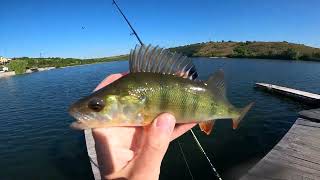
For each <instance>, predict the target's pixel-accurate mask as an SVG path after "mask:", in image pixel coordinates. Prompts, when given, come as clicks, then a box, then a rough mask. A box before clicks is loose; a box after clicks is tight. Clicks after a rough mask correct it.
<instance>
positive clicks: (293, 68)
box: [0, 58, 320, 180]
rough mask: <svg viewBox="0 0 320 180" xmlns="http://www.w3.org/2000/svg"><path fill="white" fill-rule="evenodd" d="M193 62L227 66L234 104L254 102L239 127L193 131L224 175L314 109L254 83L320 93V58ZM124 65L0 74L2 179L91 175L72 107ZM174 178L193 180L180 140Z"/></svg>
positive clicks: (191, 148)
mask: <svg viewBox="0 0 320 180" xmlns="http://www.w3.org/2000/svg"><path fill="white" fill-rule="evenodd" d="M194 62H195V64H196V66H197V68H198V71H199V74H200V78H201V79H207V78H208V76H209V75H210V73H212V72H214V71H215V70H217V69H223V70H224V71H225V74H226V84H227V87H228V89H227V91H228V97H229V99H230V101H231V102H232V103H233V104H235V105H237V106H239V107H242V106H244V105H246V104H248V103H249V102H251V101H255V102H256V104H255V106H254V108H253V109H252V110H251V111H250V113H249V114H248V116H247V117H246V118H245V120H244V121H243V122H242V124H241V127H240V128H239V129H238V130H236V131H233V130H232V129H231V121H217V123H216V125H215V129H214V133H213V134H212V135H210V136H205V135H202V134H201V133H200V132H199V129H198V128H195V131H196V133H197V134H198V136H199V138H200V141H201V143H202V144H203V146H204V148H205V149H206V151H207V152H208V154H209V156H210V158H212V159H213V162H214V164H215V166H216V168H217V169H218V170H219V172H221V173H222V174H223V176H227V177H231V176H232V175H233V176H236V175H237V171H238V170H237V169H238V167H242V166H243V164H248V162H252V161H255V160H256V159H259V158H261V157H262V156H264V155H265V153H267V152H268V151H269V150H270V149H271V148H272V147H273V146H274V145H275V144H276V143H277V142H278V141H279V140H280V139H281V137H282V136H283V135H284V134H285V133H286V132H287V130H288V129H289V128H290V127H291V125H292V123H294V121H295V119H296V117H297V112H298V111H300V110H302V109H304V108H310V107H307V106H303V105H300V104H299V103H296V102H293V101H291V100H288V99H285V98H280V97H275V96H271V95H269V94H267V93H264V92H260V91H257V90H255V89H254V88H253V86H254V83H255V82H267V83H274V84H279V85H283V86H289V87H294V88H298V89H301V90H306V91H311V92H315V93H320V86H319V82H320V63H315V62H289V61H275V60H246V59H208V58H197V59H194ZM127 68H128V65H127V62H125V61H122V62H111V63H104V64H96V65H88V66H79V67H70V68H63V69H56V70H51V71H46V72H40V73H34V74H29V75H22V76H15V77H10V78H6V79H0V120H1V123H0V179H60V180H63V179H92V178H93V177H92V175H91V169H90V164H89V161H88V158H87V154H86V149H85V143H84V136H83V134H82V133H81V132H79V131H73V130H71V129H69V123H70V122H72V118H71V117H69V116H68V114H67V108H68V106H69V105H70V104H71V102H73V101H75V100H77V99H78V98H80V97H82V96H85V95H88V94H89V93H90V92H91V91H92V90H93V89H94V87H95V86H96V85H97V84H98V83H99V82H100V81H101V80H102V79H103V78H104V77H105V76H107V75H109V74H111V73H116V72H123V71H126V70H127ZM180 141H181V144H182V146H183V149H184V152H185V154H186V156H187V160H188V162H189V165H190V166H191V171H192V173H193V176H194V177H195V179H212V178H213V177H214V176H213V173H212V171H210V168H209V166H208V164H207V162H206V161H205V159H204V157H203V156H202V154H201V153H200V151H199V150H198V148H197V146H196V145H195V143H194V142H193V141H192V138H191V136H190V134H186V135H184V136H183V137H181V138H180ZM249 164H250V163H249ZM230 175H231V176H230ZM173 178H184V179H190V175H189V174H188V171H187V169H186V166H185V164H184V162H183V159H182V156H181V154H180V152H179V151H178V146H177V142H173V143H172V144H171V146H170V148H169V151H168V153H167V155H166V157H165V159H164V162H163V167H162V170H161V179H173Z"/></svg>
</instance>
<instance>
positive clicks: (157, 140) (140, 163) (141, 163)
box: [130, 113, 176, 179]
mask: <svg viewBox="0 0 320 180" xmlns="http://www.w3.org/2000/svg"><path fill="white" fill-rule="evenodd" d="M175 122H176V120H175V118H174V116H172V115H171V114H168V113H164V114H161V115H159V116H158V117H157V118H156V119H155V120H154V121H153V123H152V124H151V125H150V126H148V127H147V130H146V131H147V132H146V136H145V140H144V145H143V146H142V149H141V151H140V153H139V154H138V155H137V157H136V158H135V159H134V160H133V161H131V162H130V166H131V168H133V169H132V170H133V172H135V173H134V176H136V175H137V176H139V175H144V174H146V172H149V173H150V175H153V176H154V177H152V178H151V177H148V178H149V179H158V177H159V173H160V165H161V161H162V159H163V157H164V155H165V153H166V151H167V149H168V146H169V143H170V139H171V136H172V132H173V129H174V125H175ZM149 173H148V174H149ZM136 178H137V179H139V178H138V177H136ZM141 178H142V177H141Z"/></svg>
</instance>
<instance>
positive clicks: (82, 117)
mask: <svg viewBox="0 0 320 180" xmlns="http://www.w3.org/2000/svg"><path fill="white" fill-rule="evenodd" d="M69 114H70V115H71V116H72V117H73V118H75V119H76V121H75V122H72V123H71V125H70V127H71V128H73V129H81V130H82V129H88V128H89V127H88V125H87V122H89V121H90V120H92V118H91V117H89V116H88V115H86V114H84V113H81V112H79V111H77V110H75V108H74V107H71V108H70V109H69Z"/></svg>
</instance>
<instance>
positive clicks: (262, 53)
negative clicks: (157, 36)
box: [169, 41, 320, 61]
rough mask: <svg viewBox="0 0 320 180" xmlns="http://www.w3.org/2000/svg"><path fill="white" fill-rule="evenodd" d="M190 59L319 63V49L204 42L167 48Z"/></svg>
mask: <svg viewBox="0 0 320 180" xmlns="http://www.w3.org/2000/svg"><path fill="white" fill-rule="evenodd" d="M169 50H171V51H174V52H180V53H183V54H185V55H187V56H190V57H230V58H231V57H234V58H258V59H289V60H290V59H292V60H314V61H320V49H319V48H314V47H310V46H306V45H303V44H295V43H288V42H285V41H284V42H258V41H246V42H233V41H228V42H224V41H222V42H212V41H210V42H205V43H196V44H190V45H185V46H178V47H174V48H169Z"/></svg>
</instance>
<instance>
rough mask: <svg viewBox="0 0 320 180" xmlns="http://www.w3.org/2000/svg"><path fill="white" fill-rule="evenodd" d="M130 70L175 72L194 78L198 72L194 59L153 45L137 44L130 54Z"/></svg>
mask: <svg viewBox="0 0 320 180" xmlns="http://www.w3.org/2000/svg"><path fill="white" fill-rule="evenodd" d="M129 69H130V72H153V73H163V74H173V75H177V76H180V77H184V78H190V79H192V77H193V75H194V74H195V73H196V71H195V66H194V65H193V63H192V60H191V59H190V58H188V57H186V56H183V55H182V54H180V53H172V52H170V51H169V50H167V49H163V48H159V47H158V46H156V47H153V46H151V45H148V46H145V45H142V46H140V45H137V46H136V47H135V49H134V50H131V52H130V56H129Z"/></svg>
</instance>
